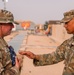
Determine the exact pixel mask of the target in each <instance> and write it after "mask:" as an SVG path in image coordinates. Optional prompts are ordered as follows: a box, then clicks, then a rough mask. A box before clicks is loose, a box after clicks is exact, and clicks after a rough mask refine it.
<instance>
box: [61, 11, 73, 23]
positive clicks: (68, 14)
mask: <svg viewBox="0 0 74 75" xmlns="http://www.w3.org/2000/svg"><path fill="white" fill-rule="evenodd" d="M73 18H74V10H70V11H68V12H65V13H64V18H63V19H62V20H61V22H63V23H65V22H68V21H70V20H72V19H73Z"/></svg>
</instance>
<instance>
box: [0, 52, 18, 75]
mask: <svg viewBox="0 0 74 75" xmlns="http://www.w3.org/2000/svg"><path fill="white" fill-rule="evenodd" d="M2 55H3V53H2V52H1V51H0V75H19V69H18V68H17V67H15V66H14V67H12V66H11V65H8V64H5V65H6V66H7V67H4V66H3V62H4V61H3V56H2ZM7 63H9V62H7Z"/></svg>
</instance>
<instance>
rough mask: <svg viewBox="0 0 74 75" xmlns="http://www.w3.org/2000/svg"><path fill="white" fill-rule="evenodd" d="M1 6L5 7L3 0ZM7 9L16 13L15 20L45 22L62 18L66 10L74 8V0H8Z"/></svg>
mask: <svg viewBox="0 0 74 75" xmlns="http://www.w3.org/2000/svg"><path fill="white" fill-rule="evenodd" d="M0 8H4V4H3V2H2V0H0ZM6 9H7V10H9V11H11V12H12V13H13V14H14V18H15V20H31V21H33V22H35V23H36V24H44V23H45V21H49V20H61V19H62V18H63V13H64V12H65V11H68V10H72V9H74V0H8V2H7V3H6Z"/></svg>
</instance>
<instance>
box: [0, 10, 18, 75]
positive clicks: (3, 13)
mask: <svg viewBox="0 0 74 75" xmlns="http://www.w3.org/2000/svg"><path fill="white" fill-rule="evenodd" d="M0 23H15V22H14V17H13V14H12V13H11V12H9V11H7V10H2V9H0ZM0 75H19V69H18V68H17V67H15V66H12V60H11V56H10V51H9V47H8V45H7V43H6V41H5V40H4V39H3V38H0Z"/></svg>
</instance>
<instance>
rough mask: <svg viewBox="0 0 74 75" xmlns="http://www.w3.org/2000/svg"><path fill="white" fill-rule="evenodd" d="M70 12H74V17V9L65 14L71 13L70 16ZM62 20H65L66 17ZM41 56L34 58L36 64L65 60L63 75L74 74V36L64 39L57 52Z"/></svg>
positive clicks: (48, 63) (41, 64) (49, 63)
mask: <svg viewBox="0 0 74 75" xmlns="http://www.w3.org/2000/svg"><path fill="white" fill-rule="evenodd" d="M70 14H73V15H71V17H73V16H74V10H73V13H72V11H70V12H66V13H65V15H69V16H70ZM65 17H67V16H65ZM68 18H69V17H68ZM65 19H66V18H65ZM62 21H64V19H63V20H62ZM67 21H68V19H67ZM67 21H64V22H67ZM39 56H40V59H39V60H36V59H34V60H33V63H34V65H36V66H43V65H51V64H55V63H58V62H61V61H63V60H64V64H65V67H64V71H63V74H62V75H74V36H73V37H71V38H70V39H68V40H66V41H64V42H63V43H62V44H61V45H60V46H59V47H58V48H57V49H56V51H55V52H52V53H51V54H50V53H49V54H43V55H39Z"/></svg>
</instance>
